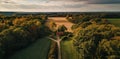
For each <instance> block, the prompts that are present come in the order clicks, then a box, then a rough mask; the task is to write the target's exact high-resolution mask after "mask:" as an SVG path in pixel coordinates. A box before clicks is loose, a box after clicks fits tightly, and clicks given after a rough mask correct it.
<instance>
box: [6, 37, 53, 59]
mask: <svg viewBox="0 0 120 59" xmlns="http://www.w3.org/2000/svg"><path fill="white" fill-rule="evenodd" d="M50 44H51V41H50V40H49V39H47V38H42V39H39V40H37V41H36V42H35V43H33V44H32V45H30V46H29V47H27V48H25V49H23V50H21V51H18V52H16V53H15V54H14V55H13V56H11V57H9V58H8V59H47V55H48V51H49V48H50Z"/></svg>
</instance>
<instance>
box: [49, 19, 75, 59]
mask: <svg viewBox="0 0 120 59" xmlns="http://www.w3.org/2000/svg"><path fill="white" fill-rule="evenodd" d="M49 21H53V22H55V23H56V24H57V27H58V26H59V25H65V26H66V27H67V29H68V31H69V32H72V30H71V26H72V25H73V24H72V23H70V22H69V21H67V19H66V17H49ZM49 39H51V40H52V41H54V42H56V43H57V46H58V59H61V57H62V56H61V44H60V43H61V41H62V40H61V39H60V38H59V37H57V39H53V38H49Z"/></svg>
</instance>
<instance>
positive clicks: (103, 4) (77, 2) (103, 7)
mask: <svg viewBox="0 0 120 59" xmlns="http://www.w3.org/2000/svg"><path fill="white" fill-rule="evenodd" d="M119 3H120V1H119V0H0V11H27V12H28V11H29V12H30V11H31V12H33V11H34V12H45V11H46V12H50V11H51V12H55V11H58V12H59V11H61V12H63V11H68V12H69V11H74V12H75V11H76V12H85V11H120V7H119V5H120V4H119Z"/></svg>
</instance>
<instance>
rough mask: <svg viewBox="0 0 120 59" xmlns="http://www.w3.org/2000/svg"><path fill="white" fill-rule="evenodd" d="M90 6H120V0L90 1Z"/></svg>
mask: <svg viewBox="0 0 120 59" xmlns="http://www.w3.org/2000/svg"><path fill="white" fill-rule="evenodd" d="M88 3H90V4H120V0H88Z"/></svg>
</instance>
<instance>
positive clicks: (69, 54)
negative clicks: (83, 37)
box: [61, 40, 79, 59]
mask: <svg viewBox="0 0 120 59" xmlns="http://www.w3.org/2000/svg"><path fill="white" fill-rule="evenodd" d="M61 48H62V49H61V50H62V59H79V56H78V52H77V51H76V50H75V47H74V46H73V43H72V40H70V41H62V42H61Z"/></svg>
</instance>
